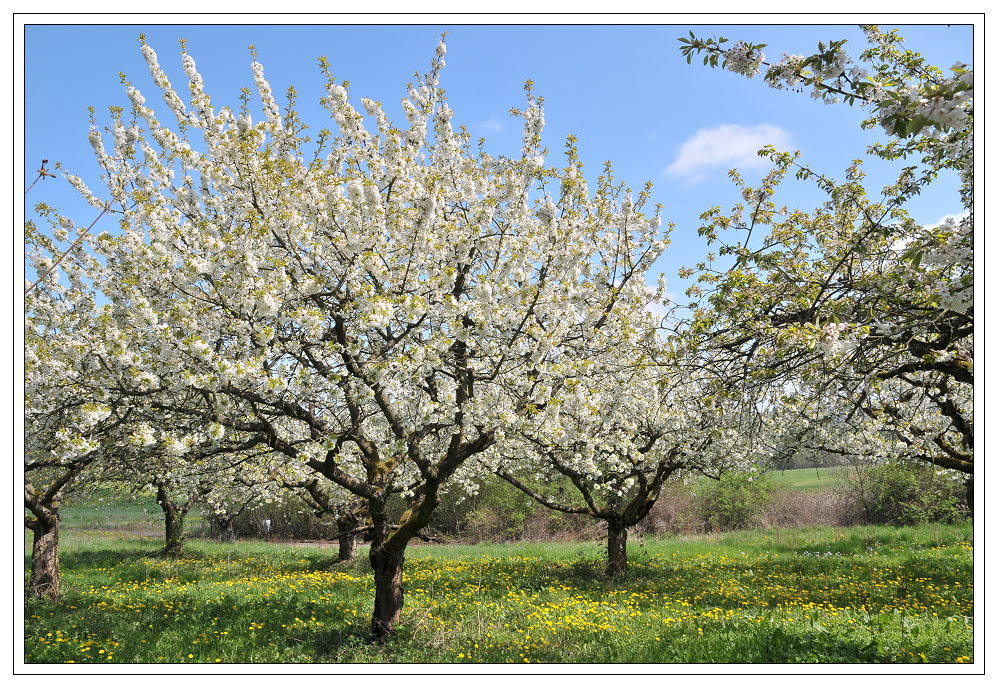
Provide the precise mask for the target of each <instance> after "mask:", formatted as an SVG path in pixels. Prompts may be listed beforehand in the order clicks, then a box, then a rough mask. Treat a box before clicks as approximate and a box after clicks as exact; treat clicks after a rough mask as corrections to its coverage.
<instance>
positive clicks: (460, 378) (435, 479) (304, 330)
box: [78, 42, 664, 639]
mask: <svg viewBox="0 0 998 688" xmlns="http://www.w3.org/2000/svg"><path fill="white" fill-rule="evenodd" d="M142 50H143V53H144V55H145V57H146V60H147V62H148V64H149V68H150V70H151V73H152V75H153V78H154V80H155V82H156V84H157V86H158V87H159V89H160V91H161V92H162V95H163V98H164V101H165V103H166V105H167V107H168V110H169V112H170V115H171V117H172V118H173V119H175V120H176V125H175V126H173V127H172V128H171V127H169V126H167V125H166V124H164V123H162V122H161V121H160V119H159V118H158V116H157V115H156V114H155V113H154V111H153V110H152V109H151V108H150V107H149V106H148V105H147V104H146V100H145V97H144V96H143V95H142V94H140V93H139V92H138V90H137V89H135V88H134V87H132V86H130V85H129V86H127V89H128V93H129V97H130V99H131V103H132V112H131V113H130V115H129V116H127V117H126V115H125V113H124V112H121V111H112V114H111V125H110V127H109V132H110V137H111V145H105V140H104V139H105V138H106V135H105V134H104V133H102V132H101V131H99V130H98V129H97V128H94V129H93V130H92V132H91V141H92V143H93V146H94V149H95V151H96V154H97V156H98V158H99V160H100V161H101V164H102V166H103V167H104V169H105V171H106V173H105V180H104V181H105V185H106V193H107V195H109V197H110V202H111V203H112V205H113V206H114V207H115V208H116V210H118V211H119V212H120V215H119V218H120V224H121V232H120V233H118V234H114V235H112V234H110V233H104V234H102V235H101V236H99V237H98V238H97V240H96V250H97V251H98V252H99V253H100V254H101V256H102V259H103V262H102V264H101V265H100V267H98V268H95V272H94V276H93V279H94V280H95V282H96V284H97V285H98V286H99V288H100V289H101V291H102V292H103V293H104V294H105V295H106V297H107V298H108V300H109V301H110V302H111V303H112V304H113V310H114V314H115V325H116V335H115V336H116V338H117V340H118V341H120V342H121V343H123V344H124V345H127V346H128V348H129V350H130V351H133V352H134V354H135V357H136V359H137V360H135V361H134V362H132V363H131V364H130V365H129V366H128V367H127V372H128V373H129V374H131V375H132V376H133V378H134V379H136V380H137V379H138V378H140V377H142V378H144V379H147V380H149V381H151V382H150V385H151V387H152V388H154V389H155V390H156V399H155V400H153V401H152V402H151V403H152V404H153V407H154V408H157V409H159V410H161V411H163V412H168V413H170V414H176V415H180V416H183V415H186V416H188V417H190V418H191V419H195V420H199V421H202V422H212V423H216V424H218V425H219V426H221V427H223V428H225V430H226V432H236V433H242V434H245V435H246V436H250V437H254V438H257V440H258V442H259V444H261V445H265V446H266V447H268V448H270V449H272V450H274V451H275V452H280V453H282V454H283V455H285V456H287V457H289V458H293V459H295V460H296V461H298V462H299V463H300V465H301V466H302V467H303V468H305V469H307V470H309V471H311V472H312V475H313V476H314V477H316V478H320V479H322V480H326V481H329V482H330V483H333V484H335V485H336V486H338V487H339V488H341V489H342V490H344V491H346V492H347V493H349V494H350V495H351V496H352V497H353V498H355V499H359V500H362V501H363V503H364V508H365V511H366V517H367V518H369V519H370V522H371V526H372V531H373V535H372V537H373V539H372V543H371V548H370V555H369V556H370V561H371V565H372V568H373V571H374V579H375V588H376V591H375V601H374V611H373V614H372V633H373V635H374V637H376V638H379V639H383V638H385V637H387V636H388V635H390V634H391V633H392V632H393V631H394V629H395V626H396V624H397V623H398V622H399V619H400V615H401V612H402V607H403V591H402V566H403V561H404V555H405V551H406V546H407V544H408V543H409V541H410V540H411V539H412V538H413V537H414V536H416V535H417V533H419V531H420V530H421V529H423V528H424V527H425V526H426V525H427V523H428V522H429V519H430V516H431V515H432V513H433V510H434V509H435V508H436V506H437V504H438V503H439V500H440V498H441V493H442V490H444V489H448V488H449V487H453V486H454V485H453V483H454V482H455V481H456V480H458V478H459V477H460V475H461V472H462V471H467V470H470V469H469V468H468V461H469V459H471V458H472V457H474V456H475V455H477V454H479V453H481V452H483V451H485V450H486V449H488V448H489V447H491V446H493V445H494V444H496V443H497V442H500V441H502V440H503V438H504V437H505V436H507V435H508V434H509V433H510V432H512V431H514V430H515V429H516V427H517V426H518V424H519V423H521V422H523V419H524V418H526V417H529V415H530V414H529V411H530V409H537V408H541V407H542V406H544V405H547V404H550V403H552V402H553V400H556V399H557V398H558V396H559V394H561V392H562V390H564V389H565V387H566V385H565V382H566V380H569V379H575V378H580V377H584V376H585V374H586V373H585V369H586V361H585V359H582V360H579V359H572V360H570V359H568V358H566V357H565V356H563V355H561V352H562V350H563V348H564V347H565V346H567V345H569V344H574V345H578V343H580V342H586V343H587V346H589V347H592V348H593V350H600V349H605V348H607V347H611V346H613V342H614V339H615V337H616V336H617V335H616V333H617V332H620V331H622V329H623V328H625V327H626V326H627V325H628V315H627V314H628V313H631V312H633V308H631V307H630V306H629V304H631V303H632V302H633V301H634V300H635V299H644V298H646V292H647V287H646V286H645V284H644V279H643V274H644V272H645V271H646V270H647V269H648V267H649V266H650V265H651V263H652V261H654V260H655V258H656V257H657V256H658V255H659V253H660V252H661V250H662V249H663V247H664V242H663V241H662V240H661V237H660V236H659V234H658V227H659V224H660V222H659V220H658V218H657V217H648V216H646V215H645V214H644V212H643V206H644V205H645V204H646V202H647V199H646V195H645V194H638V195H637V197H636V198H634V197H632V196H631V195H630V193H629V192H628V191H627V189H625V188H623V187H622V186H621V185H619V184H617V183H615V182H614V181H613V179H612V177H611V175H610V174H609V171H607V173H605V174H604V175H603V176H601V177H600V179H599V181H598V183H597V185H596V188H595V189H594V190H593V192H592V193H591V192H590V191H589V189H588V184H587V181H586V179H585V177H584V176H583V174H582V171H581V164H580V163H579V160H578V157H577V155H576V153H575V151H574V144H572V143H571V142H570V145H569V152H568V157H567V161H566V164H565V166H564V167H560V168H557V167H554V166H551V165H550V164H549V163H548V162H547V160H546V151H545V150H544V149H543V148H542V147H541V139H540V135H541V131H542V129H543V126H544V117H543V111H542V102H541V100H540V99H539V98H537V97H535V96H533V95H532V94H531V93H530V90H529V85H528V92H527V107H526V109H525V110H522V111H515V112H516V114H518V115H519V116H521V117H522V118H523V121H524V135H523V148H522V151H521V154H520V156H519V157H517V158H515V159H505V158H494V157H492V156H490V155H488V154H487V153H485V152H484V151H481V150H479V151H476V150H474V149H473V147H472V146H471V142H470V140H469V136H468V135H467V134H466V133H465V132H463V131H460V130H455V129H454V127H453V125H452V120H453V112H452V111H451V109H450V108H449V107H448V106H447V104H446V101H445V99H444V97H443V92H442V90H441V89H440V86H439V75H440V70H441V69H442V68H443V66H444V59H443V56H444V52H445V48H444V44H443V42H441V43H440V45H439V46H438V48H437V55H436V57H435V58H434V59H433V61H432V64H431V67H430V70H429V72H428V74H426V75H425V76H423V77H419V78H417V80H416V82H415V83H414V84H413V85H411V86H410V87H409V89H408V93H407V97H406V98H404V99H403V101H402V107H403V109H404V111H405V116H406V121H405V122H404V123H403V124H401V125H396V124H392V123H391V122H389V120H388V118H387V116H386V115H385V113H384V111H383V110H382V107H381V106H380V105H379V104H378V103H376V102H374V101H372V100H369V99H363V100H362V101H361V103H362V105H363V108H364V111H365V112H366V113H367V115H368V117H367V118H365V116H364V115H362V114H361V113H360V112H359V111H357V110H356V109H354V107H353V105H352V104H351V102H350V100H349V98H348V92H347V90H346V88H345V87H344V86H343V85H342V84H339V83H337V82H336V81H335V80H334V79H332V77H330V76H329V71H328V65H327V63H326V61H325V60H322V61H321V62H322V69H323V70H324V72H325V73H326V75H327V77H329V78H328V82H327V92H326V95H325V97H324V98H323V99H322V104H323V105H324V106H325V108H326V109H327V110H328V112H329V113H330V116H331V118H332V121H333V123H334V126H333V130H326V129H323V130H321V131H319V132H318V134H317V138H316V139H315V140H314V141H310V140H309V139H308V138H307V137H306V136H305V133H304V125H303V124H302V122H301V121H300V120H299V117H298V114H297V113H296V111H295V109H294V98H295V94H294V92H293V91H291V92H289V103H288V106H287V107H286V108H284V109H282V108H281V107H279V106H278V104H277V102H276V100H275V98H274V96H273V94H272V91H271V87H270V85H269V84H268V82H267V80H266V79H265V77H264V73H263V67H262V66H261V65H260V64H259V63H257V62H255V61H254V62H253V65H252V67H253V74H254V81H255V85H256V92H257V94H258V96H259V99H260V104H261V106H262V112H263V117H262V119H258V120H254V118H253V112H252V108H251V107H250V104H249V97H248V95H247V97H246V99H244V102H243V105H242V107H240V108H237V109H235V110H233V109H230V108H227V107H222V108H217V109H216V107H215V104H214V103H213V102H212V101H211V99H210V98H209V96H208V95H207V93H206V91H205V89H204V84H203V80H202V78H201V76H200V75H199V74H198V72H197V69H196V66H195V64H194V60H193V59H192V58H191V57H190V56H189V55H188V54H187V53H186V51H184V53H183V56H182V59H183V65H184V69H185V72H186V75H187V82H188V83H187V90H188V94H189V97H188V98H187V99H186V101H185V99H184V98H182V97H181V96H180V94H179V93H178V91H177V90H176V89H175V88H174V86H173V85H172V84H171V83H170V82H169V80H168V78H167V77H166V75H165V74H164V72H163V71H162V69H161V68H160V66H159V63H158V58H157V56H156V54H155V53H154V51H153V50H152V48H151V47H149V46H148V45H145V44H143V47H142ZM195 133H197V135H198V138H197V140H195V136H194V135H195ZM78 187H79V188H80V190H81V192H82V193H83V194H84V196H85V197H87V198H89V199H91V201H92V202H94V203H95V204H96V203H103V202H104V201H102V200H100V199H98V198H97V196H96V195H95V194H93V193H91V192H90V191H89V189H87V188H86V187H85V186H84V185H83V184H82V182H80V183H78ZM123 372H125V371H124V370H123ZM395 494H397V495H399V496H401V497H402V500H401V501H402V503H403V504H404V508H402V509H401V510H400V511H399V512H397V513H390V511H391V509H392V504H393V502H391V501H390V500H389V499H388V497H389V495H395Z"/></svg>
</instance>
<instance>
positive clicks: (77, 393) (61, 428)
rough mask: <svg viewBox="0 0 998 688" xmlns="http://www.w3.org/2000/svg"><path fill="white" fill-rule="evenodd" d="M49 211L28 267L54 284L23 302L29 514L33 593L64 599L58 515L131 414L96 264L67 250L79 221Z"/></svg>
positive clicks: (32, 237) (31, 234) (36, 231)
mask: <svg viewBox="0 0 998 688" xmlns="http://www.w3.org/2000/svg"><path fill="white" fill-rule="evenodd" d="M42 210H43V214H44V215H45V216H46V217H47V218H48V219H49V220H50V221H51V224H52V227H51V231H43V230H42V229H41V228H40V227H38V226H37V225H35V224H33V223H29V224H28V226H27V227H26V231H25V243H26V256H27V258H28V261H29V265H30V266H31V267H32V268H33V269H34V270H35V271H36V272H37V273H38V274H39V275H41V274H43V273H48V277H47V278H46V279H45V280H42V281H39V283H38V284H37V285H36V286H35V288H33V289H30V290H27V291H26V295H25V303H24V309H25V328H24V338H25V341H24V507H25V509H26V512H27V513H26V514H25V527H26V528H28V529H29V530H30V531H31V532H32V536H33V544H32V550H31V575H30V579H29V582H28V594H29V595H32V596H36V597H48V598H50V599H58V597H59V589H60V573H59V508H60V506H61V503H62V501H63V499H64V498H65V497H66V495H67V493H68V492H69V491H70V490H72V489H74V488H75V487H76V486H77V485H78V484H79V483H80V481H81V480H83V479H84V478H87V479H90V480H92V479H94V477H95V476H98V475H100V474H101V472H102V471H103V469H104V460H103V459H104V456H105V454H104V451H105V450H106V449H107V447H108V446H113V445H115V444H116V443H118V442H121V441H123V440H124V435H125V431H124V429H125V427H126V426H127V422H128V418H129V415H130V408H129V406H128V404H126V403H122V399H121V398H120V396H119V395H116V394H115V393H114V392H113V391H111V390H110V389H109V385H108V384H107V376H106V370H105V368H104V366H103V363H102V360H101V352H102V351H103V348H102V346H103V342H104V341H105V338H104V335H105V332H106V325H107V321H106V320H105V319H104V318H103V317H101V316H102V313H101V309H100V308H99V307H98V305H97V300H96V295H95V293H94V291H93V289H92V285H91V284H90V282H89V280H88V275H89V274H91V273H92V271H93V268H94V267H95V266H96V261H95V260H94V258H93V256H92V255H91V254H90V253H88V251H87V250H86V247H85V245H84V242H74V243H75V246H74V247H73V248H72V250H63V249H62V248H61V242H65V241H66V240H67V238H68V236H69V230H70V229H72V228H73V226H72V222H71V221H69V220H68V219H67V218H63V217H61V216H59V215H58V214H56V213H55V212H54V211H51V210H49V209H45V208H42ZM57 260H58V261H61V262H60V269H59V270H58V271H56V270H54V268H55V265H56V261H57ZM30 286H31V285H30V284H26V288H27V287H30Z"/></svg>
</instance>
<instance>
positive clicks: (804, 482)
mask: <svg viewBox="0 0 998 688" xmlns="http://www.w3.org/2000/svg"><path fill="white" fill-rule="evenodd" d="M852 471H853V468H852V467H849V466H841V467H834V468H797V469H794V470H787V471H771V472H770V473H769V474H768V475H769V477H770V478H771V479H772V481H773V484H774V485H776V486H777V487H779V488H782V489H784V490H830V489H833V488H839V487H845V486H846V485H848V478H849V475H850V473H851V472H852Z"/></svg>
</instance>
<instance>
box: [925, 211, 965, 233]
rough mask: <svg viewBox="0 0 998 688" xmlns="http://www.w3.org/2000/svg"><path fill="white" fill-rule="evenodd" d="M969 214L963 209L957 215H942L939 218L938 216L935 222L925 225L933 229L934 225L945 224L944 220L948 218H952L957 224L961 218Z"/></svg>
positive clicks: (946, 220) (948, 219)
mask: <svg viewBox="0 0 998 688" xmlns="http://www.w3.org/2000/svg"><path fill="white" fill-rule="evenodd" d="M969 215H970V213H968V212H967V211H966V210H965V211H963V212H962V213H960V214H959V215H943V216H942V217H941V218H939V219H938V220H936V221H935V222H933V223H932V224H931V225H926V227H928V228H929V229H934V228H936V227H940V226H942V225H944V224H946V222H948V221H950V220H952V221H953V222H955V223H957V224H959V223H960V221H961V220H963V219H964V218H966V217H967V216H969Z"/></svg>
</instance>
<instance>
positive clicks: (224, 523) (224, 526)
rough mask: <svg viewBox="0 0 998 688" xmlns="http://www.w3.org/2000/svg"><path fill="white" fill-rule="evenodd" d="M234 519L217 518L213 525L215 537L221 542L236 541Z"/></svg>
mask: <svg viewBox="0 0 998 688" xmlns="http://www.w3.org/2000/svg"><path fill="white" fill-rule="evenodd" d="M233 520H234V519H232V518H216V519H215V521H214V523H213V524H212V525H213V528H214V530H215V536H216V537H217V538H218V539H219V540H220V541H221V542H233V541H234V540H235V539H236V533H235V530H234V529H233V527H232V521H233Z"/></svg>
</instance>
